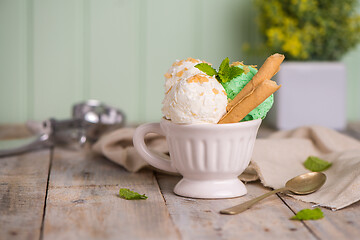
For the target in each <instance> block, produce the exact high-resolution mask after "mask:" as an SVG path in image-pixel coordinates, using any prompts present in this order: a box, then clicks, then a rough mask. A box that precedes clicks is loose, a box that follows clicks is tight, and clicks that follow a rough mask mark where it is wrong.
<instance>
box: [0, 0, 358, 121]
mask: <svg viewBox="0 0 360 240" xmlns="http://www.w3.org/2000/svg"><path fill="white" fill-rule="evenodd" d="M255 18H256V11H255V9H254V6H253V2H252V1H251V0H243V1H240V0H221V1H220V0H182V1H173V0H0V123H8V122H24V121H26V120H28V119H34V120H43V119H47V118H49V117H56V118H58V119H61V118H67V117H70V112H71V111H70V110H71V106H72V105H73V104H74V103H76V102H80V101H83V100H85V99H90V98H93V99H99V100H101V101H103V102H105V103H108V104H110V105H113V106H116V107H118V108H120V109H122V110H123V111H125V113H126V114H127V116H128V121H130V122H145V121H158V120H159V119H160V117H161V112H160V108H161V101H162V98H163V82H164V78H163V75H164V73H165V72H166V71H167V69H168V68H169V67H170V66H171V64H172V62H173V61H174V60H176V59H183V58H187V57H194V58H201V59H204V60H206V61H208V62H212V63H213V64H215V65H218V64H219V63H220V61H221V60H222V59H223V58H225V57H227V56H228V57H229V58H230V60H232V61H235V60H244V61H245V63H248V64H258V65H261V63H262V61H263V60H264V57H265V56H250V55H248V54H245V53H243V51H242V46H243V44H244V43H257V42H259V41H260V38H259V35H258V31H257V28H256V23H255ZM359 57H360V47H359V46H358V47H357V48H356V49H354V50H353V51H352V52H350V53H349V54H347V56H345V58H344V59H343V62H344V63H345V64H346V66H347V69H348V79H347V80H348V83H347V84H348V92H347V97H348V99H347V103H348V104H347V108H348V111H347V112H348V114H347V118H348V119H349V120H360V96H359V92H360V67H359Z"/></svg>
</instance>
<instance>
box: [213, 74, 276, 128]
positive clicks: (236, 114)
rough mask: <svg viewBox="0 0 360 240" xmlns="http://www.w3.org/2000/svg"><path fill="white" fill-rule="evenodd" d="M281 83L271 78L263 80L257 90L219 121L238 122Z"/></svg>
mask: <svg viewBox="0 0 360 240" xmlns="http://www.w3.org/2000/svg"><path fill="white" fill-rule="evenodd" d="M280 87H281V85H277V84H276V82H274V81H271V80H265V81H263V82H262V83H261V84H260V85H259V86H258V87H257V88H255V90H254V91H253V92H252V93H251V94H250V95H249V96H246V97H244V98H243V99H241V100H240V101H238V102H237V103H236V104H235V105H234V106H233V107H232V108H231V109H230V110H229V111H228V112H227V113H226V114H225V115H224V116H223V117H222V118H221V119H220V121H219V122H218V124H223V123H236V122H239V121H241V120H242V119H243V118H244V117H245V116H246V115H248V113H249V112H251V111H252V110H253V109H254V108H256V107H257V106H258V105H260V104H261V103H262V102H263V101H265V99H267V98H268V97H269V96H270V95H271V94H273V93H274V92H276V91H277V90H278V89H279V88H280Z"/></svg>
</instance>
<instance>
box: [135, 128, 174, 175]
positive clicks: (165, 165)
mask: <svg viewBox="0 0 360 240" xmlns="http://www.w3.org/2000/svg"><path fill="white" fill-rule="evenodd" d="M148 133H157V134H159V135H162V136H165V133H164V132H163V130H162V129H161V127H160V123H147V124H143V125H140V126H139V127H137V128H136V130H135V133H134V137H133V143H134V147H135V149H136V150H137V151H138V153H139V154H140V156H141V157H142V158H143V159H144V160H145V161H146V162H148V163H149V164H150V165H152V166H153V167H156V168H158V169H161V170H164V171H167V172H172V173H178V171H177V170H176V169H175V168H174V167H173V166H172V165H171V162H170V158H169V157H168V156H161V155H159V154H156V153H154V152H153V151H151V150H150V149H149V148H148V147H147V146H146V144H145V140H144V139H145V136H146V134H148Z"/></svg>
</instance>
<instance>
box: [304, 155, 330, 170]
mask: <svg viewBox="0 0 360 240" xmlns="http://www.w3.org/2000/svg"><path fill="white" fill-rule="evenodd" d="M331 165H332V163H329V162H327V161H325V160H323V159H321V158H318V157H315V156H309V157H308V158H307V159H306V161H305V162H304V167H305V168H307V169H309V170H310V171H312V172H321V171H324V170H326V169H328V168H329V167H331Z"/></svg>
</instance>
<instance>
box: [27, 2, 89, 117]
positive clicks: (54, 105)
mask: <svg viewBox="0 0 360 240" xmlns="http://www.w3.org/2000/svg"><path fill="white" fill-rule="evenodd" d="M31 10H32V14H33V29H32V30H33V42H32V46H31V47H32V48H33V54H34V55H33V59H31V61H32V63H31V64H32V67H33V69H32V71H33V84H32V86H31V87H32V88H33V90H32V91H33V92H32V93H31V95H32V96H33V108H34V109H33V118H34V119H36V120H43V119H47V118H49V117H55V118H67V117H70V115H71V107H72V105H73V104H74V103H75V102H79V101H81V100H82V99H83V95H82V94H83V84H84V83H83V66H82V60H83V49H82V46H83V22H82V20H83V16H82V1H72V0H64V1H54V0H52V1H44V0H34V1H33V6H32V9H31Z"/></svg>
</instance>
